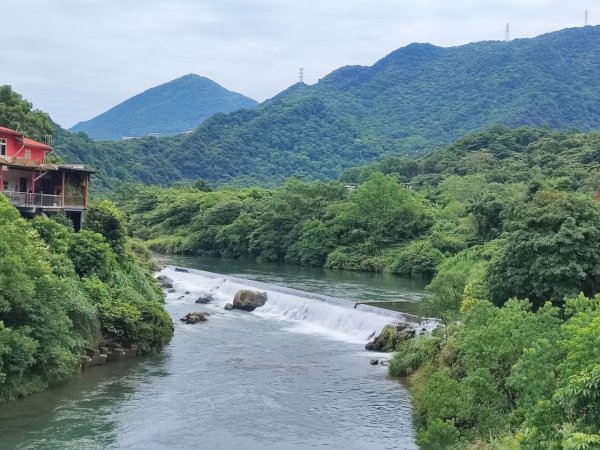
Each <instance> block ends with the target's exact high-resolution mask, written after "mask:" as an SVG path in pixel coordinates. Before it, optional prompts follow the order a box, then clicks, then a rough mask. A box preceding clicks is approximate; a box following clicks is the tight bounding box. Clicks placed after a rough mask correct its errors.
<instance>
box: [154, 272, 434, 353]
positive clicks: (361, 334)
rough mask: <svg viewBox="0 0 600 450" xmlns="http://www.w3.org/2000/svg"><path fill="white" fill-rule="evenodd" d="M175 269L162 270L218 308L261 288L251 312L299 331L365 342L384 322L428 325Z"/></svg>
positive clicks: (240, 280)
mask: <svg viewBox="0 0 600 450" xmlns="http://www.w3.org/2000/svg"><path fill="white" fill-rule="evenodd" d="M177 269H178V268H176V267H173V266H167V268H166V269H165V270H164V271H163V272H162V273H164V274H165V275H167V276H169V277H170V278H172V279H173V281H174V286H175V287H176V288H179V290H181V289H184V290H186V291H189V292H190V295H192V296H193V295H195V294H203V293H207V292H210V293H211V294H212V295H213V297H214V299H215V300H214V302H213V306H215V307H218V308H222V307H223V306H224V305H225V304H226V303H228V302H232V300H233V297H234V295H235V293H236V292H237V291H239V290H240V289H253V290H259V291H264V292H266V293H267V297H268V300H267V303H266V304H265V305H264V306H263V307H261V308H258V309H256V310H255V311H254V313H253V314H256V315H258V316H261V317H265V318H274V319H280V320H285V321H289V322H292V323H294V324H295V325H296V328H297V329H298V330H301V331H305V332H315V333H323V334H328V335H330V336H331V337H333V338H338V339H342V340H345V341H352V342H361V343H366V342H367V341H368V340H369V339H370V338H372V336H373V334H374V333H376V334H378V333H379V332H380V331H381V330H382V329H383V327H384V326H385V325H388V324H390V323H393V322H407V323H411V324H413V325H414V326H415V327H417V326H421V327H425V328H428V329H429V328H431V321H430V320H428V319H423V318H420V317H418V316H415V315H411V314H406V313H401V312H397V311H391V310H387V309H383V308H378V307H376V306H370V305H363V304H356V302H353V301H349V300H345V299H341V298H337V297H332V296H328V295H322V294H316V293H311V292H306V291H301V290H298V289H293V288H289V287H284V286H278V285H273V284H268V283H263V282H260V281H254V280H249V279H245V278H239V277H234V276H227V275H222V274H217V273H213V272H206V271H203V270H196V269H187V268H186V269H185V270H186V271H185V272H184V271H182V270H181V269H179V270H177ZM175 295H177V294H175ZM191 301H193V300H191Z"/></svg>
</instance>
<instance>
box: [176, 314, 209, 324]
mask: <svg viewBox="0 0 600 450" xmlns="http://www.w3.org/2000/svg"><path fill="white" fill-rule="evenodd" d="M206 316H210V314H208V313H206V312H191V313H188V314H186V315H185V316H184V317H182V318H181V319H179V320H181V321H182V322H185V323H186V324H188V325H189V324H194V323H198V322H206V320H207V319H206Z"/></svg>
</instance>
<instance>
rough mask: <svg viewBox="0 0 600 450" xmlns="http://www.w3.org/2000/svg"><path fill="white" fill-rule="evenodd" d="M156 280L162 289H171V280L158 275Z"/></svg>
mask: <svg viewBox="0 0 600 450" xmlns="http://www.w3.org/2000/svg"><path fill="white" fill-rule="evenodd" d="M156 279H157V280H158V282H159V283H160V285H161V286H162V287H164V288H168V289H170V288H172V287H173V280H172V279H171V278H169V277H168V276H166V275H159V276H157V277H156Z"/></svg>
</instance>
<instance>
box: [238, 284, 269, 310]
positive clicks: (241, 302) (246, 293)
mask: <svg viewBox="0 0 600 450" xmlns="http://www.w3.org/2000/svg"><path fill="white" fill-rule="evenodd" d="M266 302H267V293H266V292H257V291H250V290H246V289H243V290H241V291H237V293H236V294H235V297H233V308H234V309H241V310H242V311H254V310H255V309H256V308H258V307H259V306H263V305H264V304H265V303H266Z"/></svg>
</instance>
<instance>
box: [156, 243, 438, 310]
mask: <svg viewBox="0 0 600 450" xmlns="http://www.w3.org/2000/svg"><path fill="white" fill-rule="evenodd" d="M160 258H161V259H163V260H164V261H165V262H166V263H167V264H173V265H180V266H183V267H192V268H194V269H200V270H207V271H209V272H216V273H222V274H228V275H233V276H236V277H239V278H248V279H251V280H256V281H264V282H265V283H270V284H276V285H279V286H287V287H291V288H296V289H300V290H302V291H307V292H315V293H319V294H325V295H330V296H332V297H339V298H345V299H348V300H352V301H354V302H364V303H366V304H372V305H379V306H383V307H385V308H388V309H393V310H396V311H402V312H405V313H410V314H418V309H419V300H421V298H422V297H423V296H424V295H425V285H426V284H427V283H426V282H425V281H423V280H415V279H411V278H403V277H398V276H396V275H391V274H382V273H372V272H351V271H348V270H328V269H324V268H322V267H303V266H297V265H293V264H283V263H264V262H256V261H253V260H245V259H222V258H215V257H208V256H182V255H163V256H161V257H160Z"/></svg>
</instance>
